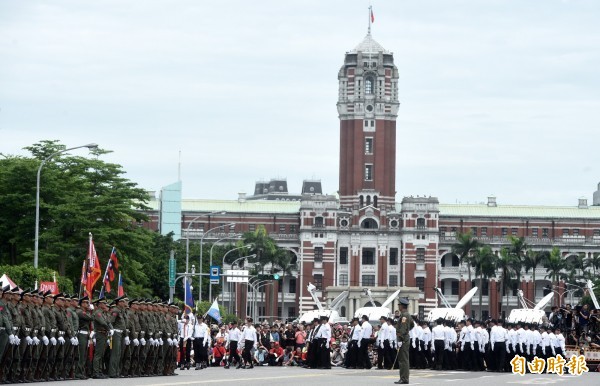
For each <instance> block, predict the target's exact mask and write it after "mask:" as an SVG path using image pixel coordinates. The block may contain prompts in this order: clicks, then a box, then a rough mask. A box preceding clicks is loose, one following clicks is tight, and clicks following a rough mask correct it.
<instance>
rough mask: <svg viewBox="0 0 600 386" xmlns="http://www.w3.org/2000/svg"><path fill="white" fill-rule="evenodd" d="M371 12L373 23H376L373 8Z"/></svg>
mask: <svg viewBox="0 0 600 386" xmlns="http://www.w3.org/2000/svg"><path fill="white" fill-rule="evenodd" d="M369 10H370V11H371V23H375V15H374V14H373V8H371V7H369ZM363 20H364V19H363Z"/></svg>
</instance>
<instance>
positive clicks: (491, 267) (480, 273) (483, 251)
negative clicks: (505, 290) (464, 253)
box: [470, 245, 496, 318]
mask: <svg viewBox="0 0 600 386" xmlns="http://www.w3.org/2000/svg"><path fill="white" fill-rule="evenodd" d="M470 262H471V265H472V266H473V268H475V276H476V277H479V318H482V307H481V303H482V299H483V278H486V279H489V278H490V277H493V276H495V275H496V255H495V254H494V252H493V251H492V248H491V247H490V246H489V245H483V246H480V247H478V248H477V249H476V250H475V251H474V252H473V256H472V258H471V261H470ZM489 299H490V297H489V289H488V306H490V304H489Z"/></svg>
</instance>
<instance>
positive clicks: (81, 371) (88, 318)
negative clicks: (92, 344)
mask: <svg viewBox="0 0 600 386" xmlns="http://www.w3.org/2000/svg"><path fill="white" fill-rule="evenodd" d="M93 310H94V306H93V305H91V304H90V299H89V298H88V297H87V296H84V297H83V298H81V299H79V308H78V309H77V318H78V319H79V331H78V332H77V340H78V341H79V345H78V346H77V350H78V360H77V365H76V367H75V378H76V379H88V376H87V367H88V366H87V363H88V342H89V338H90V332H91V331H92V330H93V329H94V316H93V314H92V312H93Z"/></svg>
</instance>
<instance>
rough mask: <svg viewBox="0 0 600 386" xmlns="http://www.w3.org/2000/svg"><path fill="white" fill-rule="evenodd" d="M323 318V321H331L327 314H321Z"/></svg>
mask: <svg viewBox="0 0 600 386" xmlns="http://www.w3.org/2000/svg"><path fill="white" fill-rule="evenodd" d="M321 320H322V321H323V320H324V321H326V322H327V321H329V316H327V315H322V316H321Z"/></svg>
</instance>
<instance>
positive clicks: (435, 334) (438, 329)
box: [431, 318, 446, 370]
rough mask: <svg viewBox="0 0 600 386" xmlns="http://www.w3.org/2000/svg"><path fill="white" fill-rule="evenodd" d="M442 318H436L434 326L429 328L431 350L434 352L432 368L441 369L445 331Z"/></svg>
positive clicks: (442, 366)
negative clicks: (431, 328)
mask: <svg viewBox="0 0 600 386" xmlns="http://www.w3.org/2000/svg"><path fill="white" fill-rule="evenodd" d="M443 324H444V321H443V319H441V318H440V319H438V320H437V321H436V322H435V327H434V328H433V330H431V339H432V340H433V347H432V350H433V352H434V354H435V359H434V369H435V370H442V369H443V368H444V367H446V365H445V364H444V350H445V349H446V331H445V329H444V326H443Z"/></svg>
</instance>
